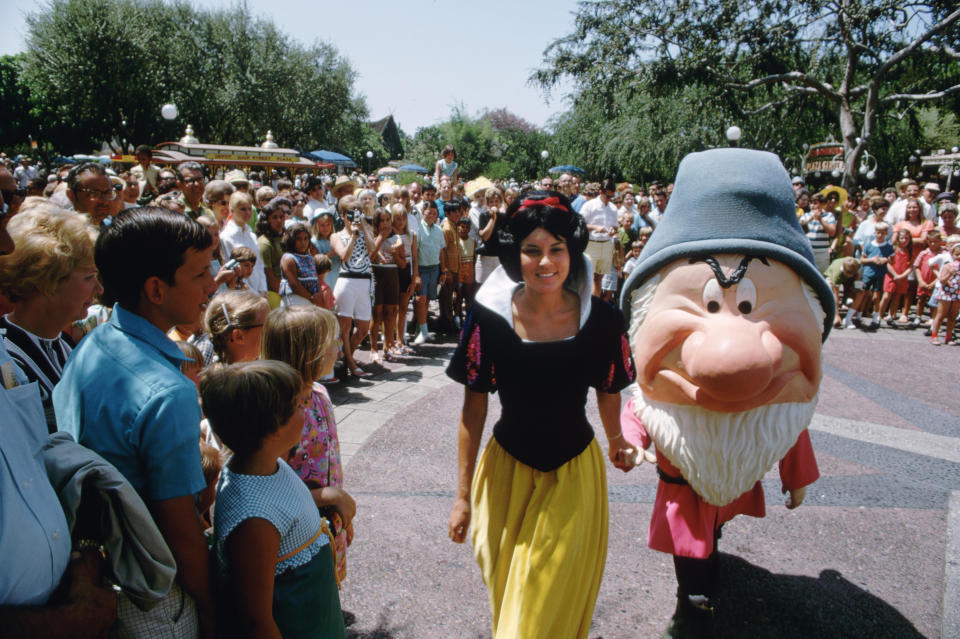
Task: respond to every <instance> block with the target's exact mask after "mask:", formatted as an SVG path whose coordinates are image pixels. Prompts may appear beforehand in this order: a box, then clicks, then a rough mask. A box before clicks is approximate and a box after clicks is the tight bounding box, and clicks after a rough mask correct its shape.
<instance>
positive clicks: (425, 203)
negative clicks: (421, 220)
mask: <svg viewBox="0 0 960 639" xmlns="http://www.w3.org/2000/svg"><path fill="white" fill-rule="evenodd" d="M422 208H425V209H435V208H437V203H436V201H434V200H424V201H423V202H422ZM422 212H423V211H421V213H422Z"/></svg>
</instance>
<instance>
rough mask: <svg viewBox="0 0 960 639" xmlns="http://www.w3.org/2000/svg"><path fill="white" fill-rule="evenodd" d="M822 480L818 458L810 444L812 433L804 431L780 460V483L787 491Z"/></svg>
mask: <svg viewBox="0 0 960 639" xmlns="http://www.w3.org/2000/svg"><path fill="white" fill-rule="evenodd" d="M819 478H820V470H819V469H818V468H817V458H816V457H815V456H814V454H813V444H811V443H810V432H809V431H806V430H804V431H803V432H802V433H800V437H798V438H797V443H796V444H794V445H793V448H791V449H790V450H789V451H787V454H786V456H784V458H783V459H781V460H780V481H782V482H783V485H784V487H785V488H786V489H787V490H796V489H797V488H803V487H804V486H808V485H810V484H812V483H813V482H815V481H817V479H819Z"/></svg>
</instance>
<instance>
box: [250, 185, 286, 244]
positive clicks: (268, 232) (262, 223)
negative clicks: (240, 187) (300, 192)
mask: <svg viewBox="0 0 960 639" xmlns="http://www.w3.org/2000/svg"><path fill="white" fill-rule="evenodd" d="M283 204H286V205H287V206H289V207H290V208H293V202H291V201H290V200H289V199H288V198H285V197H283V196H280V195H278V196H276V197H274V198H273V199H271V200H270V201H269V202H267V203H266V204H265V205H264V206H263V208H262V209H260V212H259V213H257V235H262V236H264V237H268V238H273V237H280V236H281V235H282V234H283V231H281V232H280V233H276V232H275V231H274V230H273V229H272V228H270V222H269V221H268V218H269V217H270V216H271V215H273V214H274V213H275V212H276V211H277V210H278V209H279V208H280V206H281V205H283Z"/></svg>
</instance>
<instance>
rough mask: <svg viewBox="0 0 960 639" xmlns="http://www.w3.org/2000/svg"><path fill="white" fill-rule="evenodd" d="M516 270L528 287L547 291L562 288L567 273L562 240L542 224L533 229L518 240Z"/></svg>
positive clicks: (568, 259)
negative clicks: (517, 263) (518, 264)
mask: <svg viewBox="0 0 960 639" xmlns="http://www.w3.org/2000/svg"><path fill="white" fill-rule="evenodd" d="M520 272H521V273H522V275H523V281H524V283H525V284H526V286H527V287H528V288H529V289H530V290H532V291H536V292H540V293H548V292H552V291H555V290H559V289H562V288H563V283H564V282H565V281H566V280H567V275H569V274H570V251H568V250H567V242H566V240H564V239H563V238H559V237H557V236H556V235H554V234H553V233H551V232H550V231H548V230H546V229H544V228H537V229H534V231H533V232H532V233H530V235H528V236H527V237H525V238H523V241H522V242H521V243H520Z"/></svg>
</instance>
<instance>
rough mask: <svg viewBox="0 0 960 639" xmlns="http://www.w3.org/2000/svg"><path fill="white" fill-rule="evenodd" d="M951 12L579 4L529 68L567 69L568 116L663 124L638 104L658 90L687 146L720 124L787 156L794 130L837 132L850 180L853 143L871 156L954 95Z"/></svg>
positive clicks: (544, 80) (877, 6) (762, 4)
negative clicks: (573, 88) (571, 87)
mask: <svg viewBox="0 0 960 639" xmlns="http://www.w3.org/2000/svg"><path fill="white" fill-rule="evenodd" d="M958 20H960V10H958V9H957V8H956V6H955V4H954V3H950V2H946V1H943V0H927V1H926V2H922V3H909V4H907V3H900V2H896V1H894V0H834V1H831V2H823V1H822V0H756V1H755V2H753V3H751V4H744V3H743V2H741V1H740V0H662V1H654V0H597V1H596V2H581V3H580V6H579V10H578V13H577V15H576V17H575V24H574V30H573V31H572V32H571V33H570V34H568V35H567V36H565V37H562V38H560V39H558V40H556V41H554V42H553V43H552V44H551V45H550V46H549V47H548V48H547V50H546V52H545V58H544V61H545V66H544V67H543V68H541V69H540V70H538V71H536V72H535V73H534V74H533V76H532V78H531V79H532V81H534V82H536V83H538V84H540V85H541V86H542V87H544V88H545V89H547V90H549V89H550V88H552V87H553V86H555V85H556V83H557V82H558V81H559V79H560V78H561V77H563V76H570V77H572V78H574V79H575V80H576V85H577V86H579V87H581V91H580V92H579V93H578V94H577V95H576V96H574V109H573V113H572V115H578V110H585V111H593V112H595V113H596V112H599V113H601V114H604V115H606V116H607V117H606V120H605V121H604V122H602V123H601V124H602V126H604V127H605V128H606V129H608V130H611V129H612V130H619V131H621V133H626V132H628V131H630V130H635V127H637V126H644V127H656V126H657V122H664V120H663V119H659V120H651V119H650V118H647V117H645V116H644V113H648V112H649V111H645V109H656V106H655V105H653V104H652V102H653V101H656V100H660V101H662V102H663V101H665V102H666V103H667V104H668V105H669V109H668V110H667V112H662V113H661V114H660V116H661V118H666V120H665V122H666V123H667V124H668V125H670V124H671V123H672V126H670V131H672V132H674V133H675V135H677V136H679V134H680V133H686V135H687V138H688V139H687V140H686V141H683V140H679V141H678V140H670V139H669V137H670V133H669V132H665V133H664V135H666V136H667V138H668V139H667V140H666V141H667V142H668V143H672V144H674V145H676V144H681V145H684V144H686V145H687V148H685V149H684V150H685V151H689V150H695V149H696V148H697V147H698V146H700V147H706V146H713V145H716V144H720V143H722V140H723V138H722V134H723V133H722V132H723V130H724V129H725V128H726V127H727V126H728V125H729V124H739V125H740V126H741V127H742V128H743V129H744V134H745V140H744V142H745V143H747V144H749V145H750V146H754V147H758V148H767V149H769V150H772V151H776V152H779V153H781V155H785V156H789V155H793V154H796V153H798V152H799V151H800V145H801V143H802V141H801V139H800V138H798V137H797V135H798V134H799V135H824V137H825V136H826V135H827V134H830V133H833V134H839V138H840V139H841V140H842V141H843V144H844V147H845V149H846V166H847V171H846V176H845V181H846V182H847V183H848V184H849V183H851V182H853V181H854V180H855V176H856V171H857V168H858V163H859V161H860V158H861V156H862V153H863V151H865V150H866V149H868V148H869V149H870V151H871V152H872V153H873V155H875V156H878V159H879V156H880V155H881V154H883V153H884V152H885V151H887V149H885V148H884V145H883V141H884V140H883V138H884V137H887V138H889V137H890V136H891V135H894V134H895V135H897V136H898V137H899V136H901V135H902V133H903V131H902V128H903V126H904V124H903V123H901V122H902V120H904V118H908V122H907V124H912V126H913V131H912V132H913V133H914V134H916V133H917V132H918V129H919V127H918V126H917V124H916V120H915V114H912V113H911V111H913V110H915V109H914V105H916V104H918V103H926V102H932V101H935V100H942V99H945V98H947V99H949V98H951V97H953V96H956V95H957V94H958V93H960V65H958V60H960V54H958V52H957V49H958V48H960V47H958V42H957V40H958V28H957V24H958ZM651 114H652V113H651ZM569 115H571V114H568V116H569ZM586 119H589V117H588V116H586V115H585V114H584V117H579V118H577V120H576V121H577V122H578V123H580V124H582V123H583V122H584V120H586ZM564 123H565V121H563V120H562V121H561V122H560V123H559V129H558V133H559V132H560V130H562V128H563V126H564ZM698 123H699V126H698ZM784 123H789V125H788V126H784ZM631 127H633V128H632V129H631ZM705 127H706V128H705ZM791 129H792V130H793V131H795V133H792V132H791ZM884 129H886V130H884ZM897 129H900V130H899V131H896V132H895V130H897ZM691 136H692V137H693V140H692V141H691V140H690V139H689V138H690V137H691ZM647 139H649V138H647ZM814 140H815V138H814ZM814 140H811V139H809V138H808V139H807V140H806V141H814ZM643 141H646V140H643ZM603 143H604V145H605V147H607V148H606V151H605V152H603V153H601V154H599V156H598V157H599V158H600V159H601V164H603V163H604V162H605V163H607V164H613V163H614V159H615V157H616V153H617V151H616V149H617V145H616V144H613V145H612V147H611V142H610V140H609V137H608V138H606V139H604V141H603ZM909 148H911V147H910V146H907V147H904V148H903V151H904V152H905V154H909V153H910V151H909V150H908V149H909ZM645 150H646V151H647V152H649V151H651V149H649V148H648V149H645ZM890 159H891V162H890V163H889V164H892V165H896V164H902V163H903V159H904V158H896V159H893V158H890ZM898 160H899V161H898ZM654 165H656V161H654ZM627 166H628V170H629V168H630V167H629V165H627ZM674 166H675V165H674ZM638 168H639V167H636V166H635V165H634V166H633V167H632V170H638ZM656 170H662V169H660V168H659V167H658V168H656Z"/></svg>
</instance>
